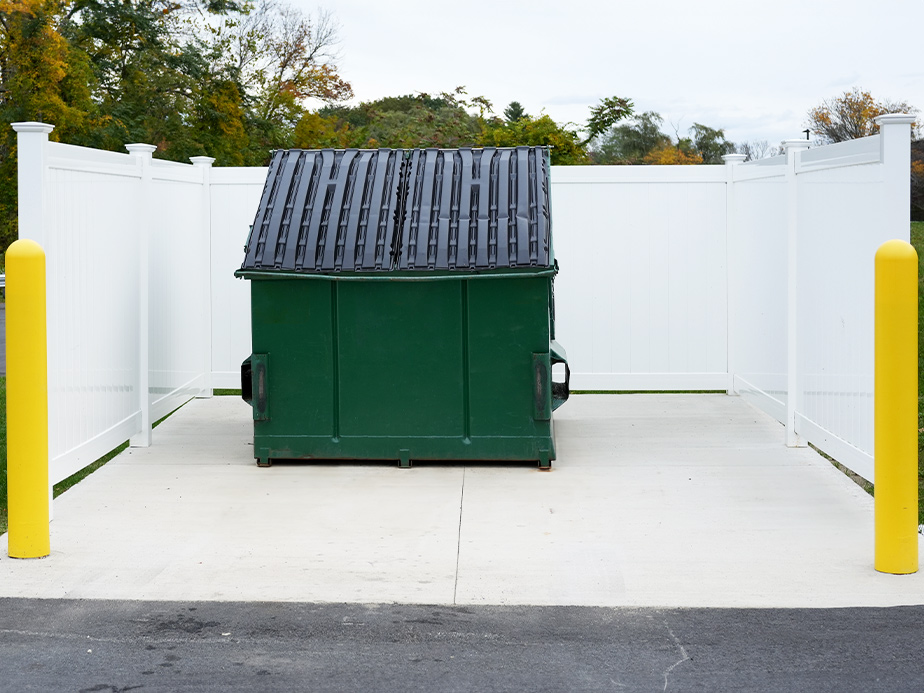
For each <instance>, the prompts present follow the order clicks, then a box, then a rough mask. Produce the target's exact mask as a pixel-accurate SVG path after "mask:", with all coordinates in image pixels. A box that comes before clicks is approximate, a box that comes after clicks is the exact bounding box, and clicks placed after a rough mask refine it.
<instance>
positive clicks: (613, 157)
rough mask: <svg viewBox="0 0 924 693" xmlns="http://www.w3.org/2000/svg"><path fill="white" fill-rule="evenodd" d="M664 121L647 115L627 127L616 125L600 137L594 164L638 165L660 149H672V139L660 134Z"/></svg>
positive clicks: (659, 117) (593, 155) (596, 143)
mask: <svg viewBox="0 0 924 693" xmlns="http://www.w3.org/2000/svg"><path fill="white" fill-rule="evenodd" d="M663 122H664V119H663V118H662V117H661V116H660V115H659V114H657V113H655V112H654V111H646V112H645V113H641V114H639V115H636V116H634V117H633V118H632V120H631V121H630V122H628V123H624V124H622V125H617V126H616V127H613V128H611V129H610V130H609V131H607V132H606V133H604V134H603V135H601V136H599V137H598V138H597V139H596V140H595V141H594V143H593V146H592V149H591V153H590V156H591V160H592V161H593V163H595V164H638V163H642V160H643V159H644V158H645V157H646V156H648V155H649V154H650V153H651V152H653V151H655V150H657V149H663V148H664V147H667V146H670V144H671V138H670V137H669V136H668V135H666V134H664V133H663V132H661V123H663Z"/></svg>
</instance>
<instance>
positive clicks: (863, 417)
mask: <svg viewBox="0 0 924 693" xmlns="http://www.w3.org/2000/svg"><path fill="white" fill-rule="evenodd" d="M844 145H849V147H844V146H843V145H838V146H837V147H830V148H828V147H826V148H822V149H818V150H815V151H809V152H804V153H803V154H802V157H801V159H802V160H801V162H800V163H801V164H802V165H801V166H799V167H798V168H797V171H800V172H799V173H798V206H799V210H798V216H799V233H798V238H799V243H798V287H799V304H798V320H799V327H798V341H799V356H800V358H799V363H798V365H797V368H798V371H799V376H798V379H799V383H800V385H801V387H800V390H801V400H800V402H799V403H798V406H797V410H798V418H797V421H796V430H797V431H798V432H799V433H801V434H803V435H805V436H806V437H807V438H808V439H809V440H811V441H812V442H814V443H816V444H817V445H819V447H821V448H822V449H825V450H826V451H828V452H830V453H831V454H832V455H833V456H834V457H836V458H837V459H839V460H841V461H842V462H843V463H844V464H846V465H848V466H849V467H851V468H852V469H854V470H855V471H856V472H858V473H859V474H861V475H862V476H864V477H865V478H867V479H871V478H872V471H873V469H872V468H873V464H872V461H873V358H874V354H873V323H874V305H873V304H874V292H873V286H874V284H873V281H874V273H873V269H874V264H873V258H874V255H875V253H876V250H877V248H878V247H879V246H880V245H881V244H882V243H884V242H885V241H887V240H889V239H890V238H892V237H893V234H892V233H891V231H892V230H890V229H889V228H888V227H887V226H886V225H884V224H883V223H882V216H883V214H882V212H883V171H882V164H881V162H880V160H879V150H880V146H879V136H876V137H870V138H866V139H865V140H856V141H854V142H846V143H844ZM826 150H831V151H830V153H831V154H832V156H831V157H830V158H824V157H823V156H822V155H824V154H825V153H827V152H826ZM844 152H846V154H844ZM810 155H811V158H809V156H810ZM809 162H810V163H811V166H808V165H806V164H807V163H809ZM835 166H837V168H835ZM903 240H908V227H907V226H906V227H905V234H904V239H903Z"/></svg>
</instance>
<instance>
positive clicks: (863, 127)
mask: <svg viewBox="0 0 924 693" xmlns="http://www.w3.org/2000/svg"><path fill="white" fill-rule="evenodd" d="M887 113H907V114H910V115H917V113H918V109H916V108H915V107H914V106H911V105H910V104H909V103H907V102H905V101H889V100H883V101H880V100H878V99H875V98H873V95H872V94H870V93H869V92H868V91H863V90H861V89H858V88H854V89H851V90H849V91H845V92H844V93H843V94H841V95H840V96H838V97H835V98H833V99H826V100H825V101H823V102H822V103H821V104H820V105H818V106H816V107H815V108H813V109H812V110H810V111H809V112H808V127H809V128H810V129H811V131H812V132H813V133H814V134H815V135H816V136H817V137H818V139H819V140H820V141H821V142H822V143H830V142H844V141H846V140H855V139H858V138H860V137H869V136H870V135H875V134H877V133H878V132H879V126H878V125H876V123H875V118H876V117H877V116H881V115H885V114H887Z"/></svg>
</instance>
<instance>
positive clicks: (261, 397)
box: [250, 354, 269, 421]
mask: <svg viewBox="0 0 924 693" xmlns="http://www.w3.org/2000/svg"><path fill="white" fill-rule="evenodd" d="M268 363H269V354H251V356H250V369H251V374H250V377H251V381H250V382H251V391H252V398H253V399H252V402H251V405H252V406H253V420H254V421H269V390H268V388H269V377H268V373H267V367H268Z"/></svg>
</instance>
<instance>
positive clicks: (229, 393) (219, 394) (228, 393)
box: [212, 388, 241, 397]
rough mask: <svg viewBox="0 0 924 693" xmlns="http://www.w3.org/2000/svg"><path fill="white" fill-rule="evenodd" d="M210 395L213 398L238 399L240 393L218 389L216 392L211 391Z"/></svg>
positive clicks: (238, 391)
mask: <svg viewBox="0 0 924 693" xmlns="http://www.w3.org/2000/svg"><path fill="white" fill-rule="evenodd" d="M212 394H213V395H214V396H215V397H240V396H241V391H240V390H233V389H231V390H229V389H222V388H218V389H216V390H212Z"/></svg>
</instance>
